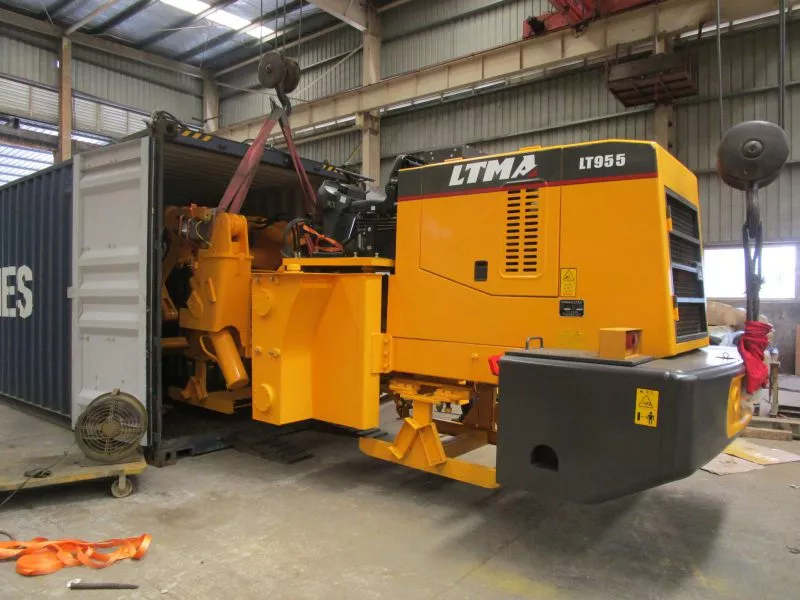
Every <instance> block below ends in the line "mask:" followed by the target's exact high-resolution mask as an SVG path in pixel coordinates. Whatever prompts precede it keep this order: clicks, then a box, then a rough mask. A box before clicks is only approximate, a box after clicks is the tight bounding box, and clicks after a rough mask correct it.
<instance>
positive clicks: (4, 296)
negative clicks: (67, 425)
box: [0, 162, 72, 417]
mask: <svg viewBox="0 0 800 600" xmlns="http://www.w3.org/2000/svg"><path fill="white" fill-rule="evenodd" d="M71 254H72V163H71V162H67V163H63V164H61V165H57V166H55V167H52V168H49V169H46V170H43V171H39V172H37V173H35V174H33V175H30V176H28V177H26V178H24V179H21V180H18V181H15V182H13V183H10V184H8V185H6V186H3V187H0V268H2V271H0V275H1V277H0V315H1V316H0V396H5V397H8V398H12V399H14V400H17V401H20V402H24V403H26V404H28V405H32V406H35V407H38V408H40V409H44V410H46V411H48V412H50V413H55V414H57V415H61V416H64V417H69V416H70V411H71V408H70V407H71V401H70V396H71V389H70V385H71V384H70V357H71V313H70V301H69V299H68V298H67V290H68V288H69V287H70V279H71V274H70V273H71Z"/></svg>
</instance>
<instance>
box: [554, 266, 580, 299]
mask: <svg viewBox="0 0 800 600" xmlns="http://www.w3.org/2000/svg"><path fill="white" fill-rule="evenodd" d="M577 292H578V269H561V292H560V294H559V295H560V296H565V297H567V298H569V297H574V296H575V295H576V294H577Z"/></svg>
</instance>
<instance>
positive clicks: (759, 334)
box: [739, 321, 772, 394]
mask: <svg viewBox="0 0 800 600" xmlns="http://www.w3.org/2000/svg"><path fill="white" fill-rule="evenodd" d="M770 331H772V326H771V325H770V324H769V323H761V322H760V321H747V322H746V323H745V324H744V335H743V336H742V337H741V338H739V354H741V355H742V359H743V360H744V370H745V374H746V377H745V385H746V388H747V393H748V394H752V393H753V392H755V391H756V390H759V389H761V388H762V387H764V385H765V384H766V383H767V380H768V379H769V367H767V365H765V364H764V352H765V351H766V349H767V346H768V345H769V339H767V335H768V334H769V332H770Z"/></svg>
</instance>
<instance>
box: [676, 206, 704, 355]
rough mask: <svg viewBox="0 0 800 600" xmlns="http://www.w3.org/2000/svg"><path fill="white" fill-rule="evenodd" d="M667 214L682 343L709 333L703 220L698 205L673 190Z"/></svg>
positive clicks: (677, 332) (678, 335)
mask: <svg viewBox="0 0 800 600" xmlns="http://www.w3.org/2000/svg"><path fill="white" fill-rule="evenodd" d="M667 217H668V218H669V220H670V223H671V229H670V232H669V254H670V261H671V263H672V264H671V267H672V298H673V302H674V304H675V308H676V309H677V321H675V336H676V338H677V341H678V342H679V343H680V342H686V341H689V340H693V339H697V338H700V337H703V336H705V335H707V326H706V304H705V290H704V288H703V265H702V262H701V255H700V239H699V236H700V221H699V219H698V217H697V208H695V206H694V205H692V204H690V203H689V202H687V201H686V200H684V199H683V198H681V197H680V196H678V195H677V194H675V193H674V192H672V191H670V190H667Z"/></svg>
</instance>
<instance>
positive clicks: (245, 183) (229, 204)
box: [217, 107, 283, 213]
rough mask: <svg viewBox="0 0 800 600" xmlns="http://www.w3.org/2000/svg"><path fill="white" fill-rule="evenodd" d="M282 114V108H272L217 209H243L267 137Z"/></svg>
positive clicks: (234, 211) (236, 210) (231, 210)
mask: <svg viewBox="0 0 800 600" xmlns="http://www.w3.org/2000/svg"><path fill="white" fill-rule="evenodd" d="M282 116H283V109H282V108H279V107H275V108H273V109H272V112H271V113H270V115H269V117H268V118H267V120H266V121H264V124H263V125H261V129H260V130H259V131H258V135H257V136H256V139H255V140H253V143H252V144H250V147H249V148H248V149H247V152H245V153H244V156H243V157H242V160H241V161H240V162H239V166H238V167H236V171H235V172H234V174H233V177H231V180H230V181H229V182H228V187H227V188H225V193H224V194H223V195H222V200H220V201H219V204H218V205H217V210H219V211H223V212H224V211H228V212H232V213H238V212H239V211H240V210H241V208H242V205H243V204H244V200H245V198H246V197H247V193H248V192H249V191H250V185H251V184H252V183H253V179H254V178H255V176H256V171H257V170H258V165H259V163H260V162H261V156H262V155H263V154H264V146H265V145H266V144H267V138H268V137H269V134H270V133H272V130H273V129H274V128H275V125H276V124H277V123H278V120H279V119H280V118H281V117H282Z"/></svg>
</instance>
